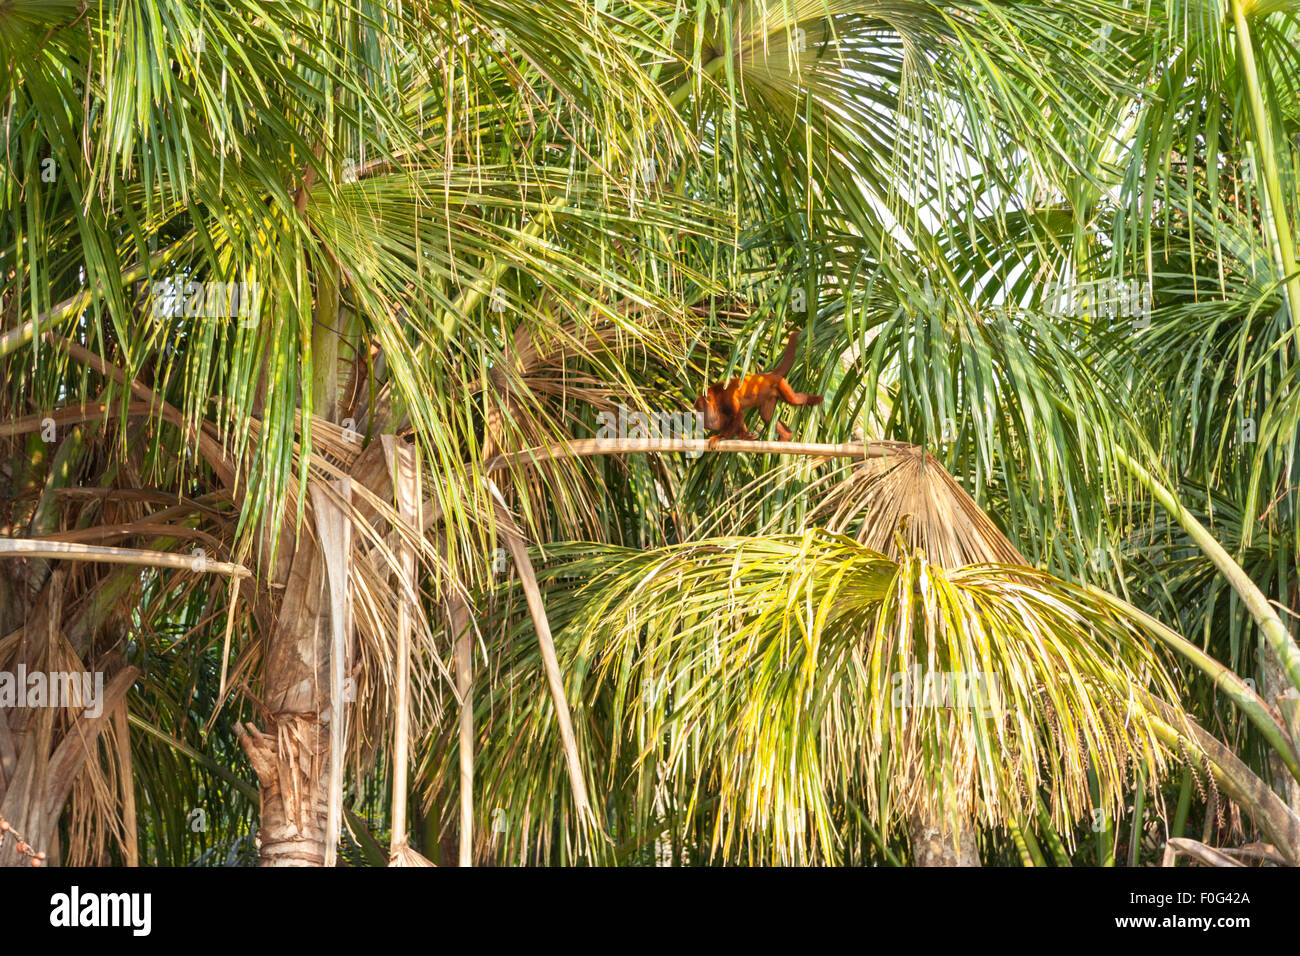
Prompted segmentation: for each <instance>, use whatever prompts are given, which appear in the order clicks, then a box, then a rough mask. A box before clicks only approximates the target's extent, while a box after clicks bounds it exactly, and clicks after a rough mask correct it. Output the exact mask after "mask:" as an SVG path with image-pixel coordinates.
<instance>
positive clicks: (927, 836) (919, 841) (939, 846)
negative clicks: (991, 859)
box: [908, 814, 980, 866]
mask: <svg viewBox="0 0 1300 956" xmlns="http://www.w3.org/2000/svg"><path fill="white" fill-rule="evenodd" d="M908 829H909V832H910V833H911V836H912V858H913V862H914V863H915V865H916V866H979V865H980V857H979V848H978V846H977V845H976V843H975V827H974V826H973V825H972V824H971V823H970V822H969V821H963V822H962V827H961V831H960V832H954V831H953V830H952V828H951V827H950V825H949V824H948V822H947V821H946V820H943V821H929V820H925V819H923V818H922V817H921V815H920V814H915V815H913V817H912V819H911V821H910V822H909V826H908Z"/></svg>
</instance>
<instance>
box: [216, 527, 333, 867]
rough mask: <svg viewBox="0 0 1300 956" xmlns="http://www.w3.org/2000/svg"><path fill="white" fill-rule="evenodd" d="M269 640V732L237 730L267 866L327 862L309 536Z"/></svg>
mask: <svg viewBox="0 0 1300 956" xmlns="http://www.w3.org/2000/svg"><path fill="white" fill-rule="evenodd" d="M296 544H297V550H296V553H295V554H294V556H293V563H292V566H291V570H290V572H289V575H288V579H287V581H286V582H285V589H284V592H283V593H284V598H283V600H282V601H281V602H280V606H279V608H278V609H277V610H276V612H275V613H274V624H273V625H272V627H271V632H270V638H269V640H268V641H267V649H266V661H265V665H264V671H263V673H264V675H265V677H264V682H263V686H264V687H265V693H266V700H265V705H266V708H267V716H266V718H265V721H266V731H265V732H262V731H259V730H258V729H257V728H256V727H253V726H252V725H251V724H250V725H249V726H248V728H247V729H245V728H243V727H238V726H237V727H236V728H235V732H236V734H237V735H238V737H239V741H240V743H241V744H242V745H243V747H244V751H245V752H246V753H247V754H248V760H249V763H250V764H252V767H253V771H254V772H255V773H256V774H257V779H258V782H259V783H260V784H261V788H260V790H261V830H260V838H261V857H262V865H263V866H324V865H325V857H326V851H325V843H326V830H327V817H328V802H329V775H328V770H329V727H328V724H327V723H326V722H325V721H324V720H323V719H322V716H321V715H322V714H324V713H326V711H327V708H328V707H329V686H330V675H329V646H330V641H329V635H330V627H329V621H328V615H327V614H326V613H323V609H324V608H326V607H327V604H326V603H325V602H324V601H322V595H323V592H324V589H325V588H326V586H327V584H326V581H325V573H324V571H325V569H324V561H323V560H322V559H321V555H320V552H319V550H318V549H317V547H316V545H315V543H314V542H313V541H312V540H311V538H310V537H309V536H307V535H305V534H304V535H302V536H301V537H299V538H298V540H297V542H296Z"/></svg>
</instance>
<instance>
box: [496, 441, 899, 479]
mask: <svg viewBox="0 0 1300 956" xmlns="http://www.w3.org/2000/svg"><path fill="white" fill-rule="evenodd" d="M921 451H922V449H921V448H920V447H919V446H917V445H910V444H908V443H907V442H893V441H872V442H860V441H858V442H845V443H843V444H826V443H820V442H795V441H720V442H718V443H717V446H716V447H713V448H710V447H709V439H707V438H584V439H580V440H578V441H571V442H565V443H563V444H557V445H543V446H540V447H538V448H528V449H525V450H524V451H519V452H514V453H513V454H509V455H498V456H497V457H495V458H493V459H492V460H491V461H489V462H488V464H487V471H488V472H489V473H491V472H494V471H500V470H501V469H502V468H507V467H509V466H510V465H512V464H515V463H518V462H532V463H534V464H537V463H540V462H543V461H553V460H554V459H557V458H588V457H591V456H593V455H627V454H636V453H641V452H686V453H690V454H702V453H704V452H751V453H757V454H770V455H806V456H808V457H811V458H888V457H889V456H890V455H909V454H910V455H915V454H919V453H920V452H921Z"/></svg>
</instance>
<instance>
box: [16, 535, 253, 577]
mask: <svg viewBox="0 0 1300 956" xmlns="http://www.w3.org/2000/svg"><path fill="white" fill-rule="evenodd" d="M19 557H26V558H49V559H51V560H65V561H96V562H99V563H101V564H138V565H143V566H145V567H153V568H173V569H175V570H178V571H195V572H197V573H200V574H203V573H208V572H210V573H212V574H228V575H230V576H231V577H235V578H246V577H250V576H251V575H252V572H250V571H249V570H248V568H246V567H244V566H243V565H241V564H230V563H229V562H226V561H211V560H208V559H207V558H205V557H202V556H198V557H195V556H191V555H187V554H172V553H171V552H169V551H142V550H139V549H137V548H110V547H105V546H102V545H95V544H74V543H71V542H67V541H49V540H42V539H39V538H0V558H19Z"/></svg>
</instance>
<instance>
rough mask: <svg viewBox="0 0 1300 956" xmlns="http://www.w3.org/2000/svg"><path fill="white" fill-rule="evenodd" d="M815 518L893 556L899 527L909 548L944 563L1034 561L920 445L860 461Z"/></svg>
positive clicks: (945, 565) (946, 565) (896, 552)
mask: <svg viewBox="0 0 1300 956" xmlns="http://www.w3.org/2000/svg"><path fill="white" fill-rule="evenodd" d="M813 517H814V518H817V519H823V520H825V522H826V527H827V530H829V531H834V532H838V533H842V534H851V535H852V536H853V537H854V538H855V539H856V540H857V541H858V542H859V543H860V544H862V545H864V546H865V547H868V548H871V549H872V550H875V551H879V552H881V553H882V554H885V555H888V556H889V557H891V558H895V559H897V558H898V557H899V556H900V555H899V550H898V547H897V540H896V538H895V532H896V530H897V529H899V528H900V527H901V528H902V529H903V531H902V541H903V543H904V544H905V545H906V547H908V548H911V549H919V550H921V551H923V552H924V553H925V555H926V556H927V558H928V559H929V560H931V561H933V562H934V563H935V564H938V565H939V566H940V567H943V568H960V567H963V566H965V565H968V564H1019V565H1028V563H1029V562H1028V561H1026V560H1025V558H1024V556H1023V555H1021V554H1020V552H1019V551H1018V550H1016V548H1015V546H1014V545H1012V543H1011V542H1010V541H1008V540H1007V538H1006V536H1005V535H1003V534H1002V532H1001V531H999V530H998V527H997V525H995V524H994V523H993V522H992V520H991V519H990V518H989V516H988V515H986V514H985V513H984V512H983V511H982V510H981V509H980V507H979V505H977V504H976V503H975V500H974V499H973V498H971V496H970V495H969V494H967V493H966V490H965V489H964V488H962V486H961V485H960V484H958V483H957V481H956V480H955V479H954V478H953V477H952V475H950V474H948V472H947V470H946V469H945V468H944V467H943V465H941V464H939V462H938V461H937V460H936V459H935V458H934V456H933V455H931V454H929V453H928V452H926V451H924V450H923V449H921V448H918V447H916V446H899V447H898V448H896V449H894V450H893V452H892V453H891V454H887V455H884V456H881V457H879V458H874V459H870V460H868V461H865V462H863V463H861V464H860V465H855V466H854V467H853V469H852V471H851V472H850V473H849V474H848V475H847V476H846V477H845V478H844V480H842V481H840V482H838V483H837V484H835V486H834V487H833V489H832V491H831V492H830V494H828V495H827V496H826V497H825V499H824V500H823V501H822V502H821V503H820V504H819V505H818V507H817V509H816V510H815V511H814V514H813Z"/></svg>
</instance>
